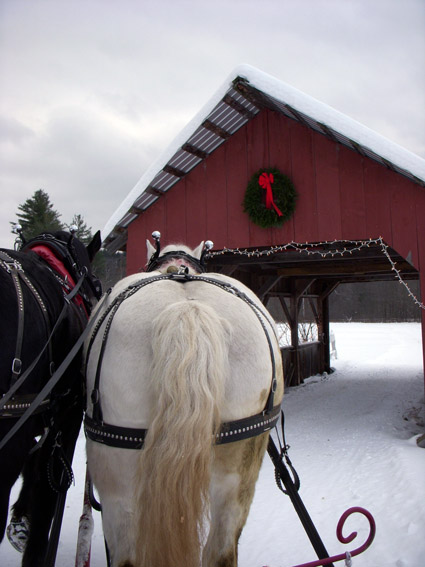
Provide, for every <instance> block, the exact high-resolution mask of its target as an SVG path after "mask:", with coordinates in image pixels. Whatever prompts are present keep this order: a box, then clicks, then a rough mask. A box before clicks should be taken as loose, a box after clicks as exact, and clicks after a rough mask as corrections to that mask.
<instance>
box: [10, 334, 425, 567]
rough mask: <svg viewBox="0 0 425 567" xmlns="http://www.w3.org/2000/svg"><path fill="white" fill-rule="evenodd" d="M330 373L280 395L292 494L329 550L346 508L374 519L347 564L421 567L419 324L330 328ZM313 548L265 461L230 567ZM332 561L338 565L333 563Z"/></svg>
mask: <svg viewBox="0 0 425 567" xmlns="http://www.w3.org/2000/svg"><path fill="white" fill-rule="evenodd" d="M332 329H333V331H334V333H335V338H336V347H337V355H338V358H337V359H336V360H333V361H332V364H333V366H334V367H335V369H336V372H335V373H333V374H331V375H329V376H325V377H321V376H316V377H312V378H310V379H309V380H308V381H307V382H306V383H305V384H304V385H302V386H300V387H298V388H292V389H289V390H288V391H287V394H286V397H285V400H284V410H285V415H286V436H287V442H288V443H289V445H290V446H291V449H290V457H291V459H292V462H293V464H294V465H295V468H296V469H297V471H298V473H299V475H300V477H301V492H300V494H301V496H302V498H303V500H304V502H305V505H306V507H307V509H308V511H309V513H310V515H311V516H312V519H313V521H314V522H315V524H316V526H317V529H318V531H319V533H320V534H321V537H322V539H323V540H324V543H325V545H326V547H327V549H328V551H329V552H330V553H331V554H337V553H341V552H343V551H345V550H346V547H345V546H344V545H343V544H341V543H339V542H338V541H337V539H336V536H335V528H336V524H337V522H338V519H339V517H340V516H341V514H342V513H343V512H344V511H345V510H346V509H347V508H349V507H351V506H362V507H364V508H367V509H368V510H369V511H370V512H371V513H372V514H373V515H374V517H375V520H376V525H377V534H376V539H375V541H374V542H373V544H372V546H371V548H370V549H369V550H367V551H366V552H365V553H364V554H362V555H360V556H358V557H357V558H353V567H356V566H358V567H423V566H424V565H425V537H424V536H425V449H422V448H419V447H418V446H417V444H416V439H417V438H418V436H419V435H420V434H423V433H424V425H423V419H424V382H423V373H422V343H421V331H420V325H419V324H416V323H399V324H361V323H344V324H343V323H341V324H332ZM84 468H85V457H84V438H83V436H80V440H79V444H78V447H77V453H76V458H75V461H74V472H75V477H76V482H75V486H74V487H72V488H71V490H70V492H69V496H68V501H67V508H66V513H65V518H64V524H63V531H62V537H61V543H60V547H59V553H58V560H57V566H58V567H68V566H72V565H73V564H74V561H75V546H76V537H77V527H78V519H79V516H80V514H81V509H82V493H83V488H84V487H83V484H84V474H85V472H84ZM94 514H95V533H94V537H93V542H92V543H93V546H92V561H91V565H92V567H104V566H105V555H104V550H103V538H102V530H101V524H100V516H99V514H98V513H97V512H95V513H94ZM353 530H355V531H358V533H359V535H358V538H357V539H356V540H355V541H354V542H352V543H351V544H349V545H348V546H347V548H348V550H351V549H355V548H356V547H359V546H360V545H361V544H362V543H363V541H364V540H365V539H366V537H367V534H368V529H367V522H366V521H365V520H363V518H361V517H360V516H357V515H356V516H354V517H353V519H352V520H350V521H349V523H348V524H347V527H346V531H344V534H348V533H350V532H351V531H353ZM314 559H315V554H314V551H313V549H312V548H311V545H310V543H309V541H308V539H307V536H306V535H305V533H304V530H303V528H302V526H301V524H300V522H299V520H298V517H297V515H296V513H295V512H294V510H293V508H292V505H291V503H290V500H289V498H288V497H286V496H284V495H283V494H282V493H281V492H280V491H279V490H278V489H277V488H276V486H275V484H274V477H273V469H272V465H271V462H270V460H269V459H268V457H266V460H265V462H264V465H263V468H262V471H261V474H260V480H259V482H258V484H257V491H256V495H255V499H254V503H253V506H252V508H251V513H250V516H249V519H248V522H247V525H246V527H245V530H244V532H243V534H242V537H241V541H240V550H239V567H262V566H266V565H267V566H270V567H290V566H294V565H299V564H301V563H303V562H307V561H313V560H314ZM19 560H20V556H19V554H18V553H17V552H16V551H14V550H13V548H12V547H11V546H10V545H9V544H8V542H7V541H5V542H4V543H3V545H2V547H1V548H0V565H1V566H2V567H15V566H17V565H19ZM336 565H343V563H337V564H336Z"/></svg>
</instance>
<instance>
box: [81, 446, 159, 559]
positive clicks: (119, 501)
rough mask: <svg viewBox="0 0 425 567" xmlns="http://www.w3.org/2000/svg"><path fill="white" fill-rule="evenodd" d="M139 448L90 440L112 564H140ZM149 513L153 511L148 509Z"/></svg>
mask: <svg viewBox="0 0 425 567" xmlns="http://www.w3.org/2000/svg"><path fill="white" fill-rule="evenodd" d="M139 459H140V454H139V451H138V450H129V449H116V448H113V447H106V446H104V445H101V444H99V443H94V442H92V441H90V440H88V441H87V463H88V469H89V472H90V477H91V479H92V481H93V484H94V486H95V487H96V490H97V493H98V494H99V500H100V503H101V505H102V526H103V533H104V536H105V541H106V545H107V548H108V552H109V556H110V565H111V566H112V567H116V566H118V565H119V566H123V565H126V566H127V567H131V566H132V565H136V559H135V547H136V543H135V542H136V538H137V534H138V526H137V513H136V482H135V481H136V475H137V466H138V462H139ZM147 513H149V512H147Z"/></svg>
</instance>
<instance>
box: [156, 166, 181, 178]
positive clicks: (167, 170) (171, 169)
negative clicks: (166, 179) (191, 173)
mask: <svg viewBox="0 0 425 567" xmlns="http://www.w3.org/2000/svg"><path fill="white" fill-rule="evenodd" d="M162 170H163V171H165V173H169V174H170V175H174V177H184V176H185V175H186V172H185V171H183V170H182V169H177V167H172V166H171V165H166V166H165V167H163V168H162Z"/></svg>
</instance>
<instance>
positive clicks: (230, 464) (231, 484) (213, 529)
mask: <svg viewBox="0 0 425 567" xmlns="http://www.w3.org/2000/svg"><path fill="white" fill-rule="evenodd" d="M267 441H268V435H261V436H259V437H254V438H252V439H247V440H244V441H238V442H236V443H231V444H230V445H223V446H218V447H216V449H215V451H216V452H215V460H214V465H213V471H212V478H211V488H210V502H211V504H210V508H211V521H210V531H209V535H208V540H207V543H206V545H205V547H204V551H203V557H202V567H236V566H237V563H238V551H237V550H238V540H239V537H240V535H241V533H242V529H243V527H244V525H245V522H246V519H247V517H248V512H249V508H250V506H251V502H252V499H253V497H254V492H255V483H256V481H257V479H258V473H259V471H260V467H261V463H262V461H263V457H264V453H265V450H266V447H267Z"/></svg>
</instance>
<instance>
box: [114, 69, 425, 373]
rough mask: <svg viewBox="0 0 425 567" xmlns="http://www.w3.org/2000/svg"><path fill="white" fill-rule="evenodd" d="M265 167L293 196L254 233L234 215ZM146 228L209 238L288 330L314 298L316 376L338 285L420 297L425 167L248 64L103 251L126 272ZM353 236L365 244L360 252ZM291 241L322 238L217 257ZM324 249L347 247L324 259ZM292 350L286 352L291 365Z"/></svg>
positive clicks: (219, 261) (424, 280)
mask: <svg viewBox="0 0 425 567" xmlns="http://www.w3.org/2000/svg"><path fill="white" fill-rule="evenodd" d="M268 167H275V168H277V169H279V170H280V171H282V172H283V173H284V174H286V175H287V176H288V177H289V178H290V179H291V180H292V182H293V183H294V186H295V188H296V191H297V193H298V200H297V203H296V208H295V212H294V214H293V215H292V217H291V218H290V219H289V220H288V221H287V222H285V223H284V224H283V226H282V227H281V228H267V229H264V228H260V227H259V226H257V225H256V224H255V223H253V222H252V221H251V220H250V218H249V217H248V215H247V214H246V213H244V211H243V208H242V201H243V198H244V194H245V191H246V187H247V184H248V182H249V180H250V178H251V176H252V175H253V173H254V172H256V171H257V170H259V169H261V168H263V169H264V168H268ZM152 230H160V231H161V232H162V234H163V236H164V239H166V241H168V242H170V241H184V242H186V243H188V244H189V245H195V244H198V243H199V242H200V241H201V240H204V239H206V238H209V239H211V240H213V241H214V249H215V251H216V252H218V251H220V254H217V255H214V256H213V257H212V258H211V261H210V269H212V270H215V271H224V272H226V273H229V274H232V275H234V276H235V277H238V278H239V279H241V280H243V281H244V282H245V283H247V284H248V285H250V286H251V287H252V288H253V289H254V290H255V291H256V292H257V293H259V294H260V295H262V297H263V299H264V300H265V301H267V300H268V299H270V298H271V297H278V298H279V301H280V303H281V306H282V310H283V311H284V312H285V314H286V316H287V318H288V320H290V321H292V323H291V324H292V325H293V327H294V328H296V326H297V323H298V317H297V313H298V311H299V305H300V303H301V300H302V299H304V300H308V301H309V302H310V303H314V305H315V307H314V310H315V311H316V315H317V320H318V321H319V323H320V326H321V328H322V330H323V333H322V334H324V335H325V340H324V346H325V347H326V348H325V349H324V350H323V349H321V350H320V349H319V355H318V356H319V358H320V359H321V363H320V365H319V369H321V370H326V369H328V368H329V357H328V354H327V352H328V348H327V347H328V345H327V344H326V343H327V342H328V337H326V330H327V322H326V317H327V313H326V311H327V299H328V297H329V294H330V293H331V291H332V290H333V289H335V287H336V286H337V285H338V284H339V283H341V282H345V281H369V280H379V279H394V278H402V281H405V282H406V281H408V280H409V279H418V278H419V277H420V279H421V289H422V297H425V161H424V160H422V159H420V158H419V157H417V156H415V155H413V154H411V153H410V152H407V151H406V150H404V149H403V148H400V147H399V146H397V145H395V144H392V143H391V142H389V141H387V140H385V139H384V138H382V137H381V136H379V135H377V134H375V133H373V132H372V131H370V130H369V129H367V128H364V127H363V126H361V125H359V124H357V123H356V122H354V121H351V120H350V119H348V118H347V117H344V116H343V115H341V114H340V113H338V112H336V111H334V110H332V109H330V108H329V107H327V106H325V105H322V104H320V103H318V102H317V101H314V100H313V99H311V98H310V97H307V96H305V95H303V94H302V93H299V92H298V91H295V90H294V89H291V88H290V87H288V86H287V85H285V84H284V83H281V82H280V81H277V80H276V79H273V78H272V77H269V76H268V75H265V74H263V73H261V72H259V71H257V70H255V69H252V68H251V67H247V66H244V67H242V68H238V69H237V71H236V72H235V73H234V74H233V75H232V77H231V78H229V80H228V81H226V83H225V84H224V85H223V87H222V88H221V89H220V90H219V91H218V92H217V93H216V95H215V96H214V97H213V98H212V99H211V101H210V102H209V103H208V104H207V106H206V107H205V108H204V109H203V110H202V111H201V112H200V113H199V114H198V115H197V116H196V117H195V119H194V120H193V121H192V122H191V123H190V124H189V125H188V126H187V127H186V128H185V130H184V131H183V132H182V134H181V135H180V136H178V137H177V138H176V140H175V141H174V142H173V144H172V145H171V146H170V147H169V148H168V150H166V152H164V155H163V156H162V157H161V158H160V160H159V161H158V162H157V163H156V164H154V165H153V166H152V168H150V169H149V171H148V172H147V173H146V174H145V175H144V176H143V177H142V179H141V180H140V182H139V183H138V185H137V186H136V187H135V188H134V189H133V191H131V192H130V194H129V195H128V197H127V198H126V199H125V200H124V202H123V203H122V205H121V206H120V207H119V209H118V210H117V211H116V212H115V214H114V215H113V216H112V217H111V219H110V220H109V221H108V223H107V225H106V227H105V231H104V235H105V241H104V245H105V246H106V247H108V248H109V249H110V250H117V249H120V248H121V249H122V248H123V247H126V250H127V272H128V273H133V272H136V271H139V270H141V269H143V267H144V265H145V261H146V257H145V246H144V242H145V239H146V238H149V237H150V235H151V233H152ZM357 241H362V242H365V243H366V244H365V245H364V246H361V247H360V248H359V249H358V250H357V248H356V245H355V243H356V242H357ZM290 242H295V243H300V244H303V243H315V246H317V245H318V244H319V243H320V250H321V251H322V255H319V256H318V255H317V254H313V253H308V251H307V250H305V251H307V254H302V253H301V254H300V253H299V250H298V249H292V248H287V247H286V248H285V247H284V248H281V249H279V250H274V252H273V253H272V254H267V255H263V254H259V255H252V254H234V253H229V252H224V253H221V252H223V250H225V249H240V248H243V249H247V250H251V251H252V250H255V249H258V250H260V251H262V250H263V249H264V251H266V252H267V251H269V250H270V248H271V247H279V246H282V245H285V244H287V243H290ZM335 242H336V243H338V244H331V243H335ZM303 246H304V248H306V247H305V245H303ZM332 246H333V247H334V249H335V250H339V251H341V250H343V249H344V248H347V249H349V248H350V247H352V248H353V251H351V253H347V254H339V253H337V254H335V255H331V251H332ZM300 248H302V246H301V247H300ZM316 250H317V248H316ZM385 251H386V254H385V253H384V252H385ZM394 267H395V268H396V269H394ZM423 329H425V316H424V315H423ZM423 335H425V333H423ZM293 341H295V342H296V337H295V333H294V337H293ZM293 346H294V347H297V345H296V344H295V345H294V344H293ZM298 355H299V353H296V355H295V356H294V355H293V353H292V355H291V356H292V359H294V358H295V363H296V364H297V360H298V358H299V356H298ZM292 359H291V361H290V363H291V364H293V362H294V361H293V360H292ZM316 366H317V365H316ZM296 372H298V377H297V378H296V381H299V380H300V379H301V378H302V376H301V374H302V372H301V370H300V368H299V369H298V370H296ZM307 373H308V372H307ZM304 374H305V372H304Z"/></svg>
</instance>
